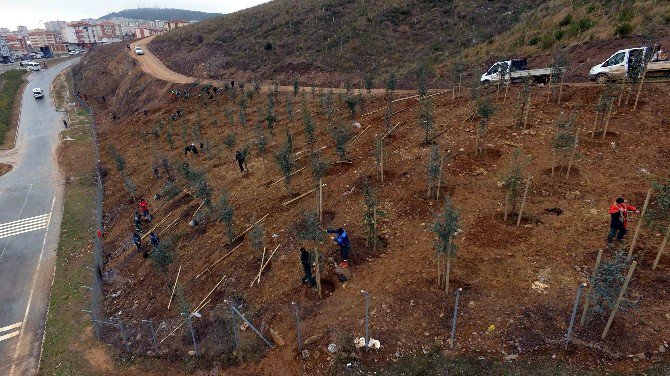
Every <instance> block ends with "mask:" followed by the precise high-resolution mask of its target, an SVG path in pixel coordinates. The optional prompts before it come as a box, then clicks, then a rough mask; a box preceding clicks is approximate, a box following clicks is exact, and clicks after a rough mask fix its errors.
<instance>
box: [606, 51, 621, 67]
mask: <svg viewBox="0 0 670 376" xmlns="http://www.w3.org/2000/svg"><path fill="white" fill-rule="evenodd" d="M625 57H626V52H625V51H621V52H617V53H615V54H614V55H613V56H612V57H610V58H609V59H607V61H605V63H604V64H603V67H611V66H612V65H619V64H621V63H623V60H624V58H625Z"/></svg>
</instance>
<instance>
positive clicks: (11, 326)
mask: <svg viewBox="0 0 670 376" xmlns="http://www.w3.org/2000/svg"><path fill="white" fill-rule="evenodd" d="M21 325H23V323H22V322H17V323H16V324H12V325H7V326H5V327H3V328H0V333H2V332H7V331H10V330H12V329H16V328H20V327H21Z"/></svg>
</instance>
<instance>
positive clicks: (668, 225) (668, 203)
mask: <svg viewBox="0 0 670 376" xmlns="http://www.w3.org/2000/svg"><path fill="white" fill-rule="evenodd" d="M651 186H652V188H653V189H654V192H655V194H656V197H655V199H654V201H653V203H652V204H651V205H650V207H649V210H648V211H647V213H646V215H645V216H644V218H643V220H644V221H645V222H646V224H647V225H648V226H650V227H651V228H652V229H653V230H654V232H661V233H663V234H665V235H664V236H663V240H662V241H661V245H660V246H659V247H658V253H657V254H656V259H655V260H654V266H653V267H654V268H655V267H656V265H658V261H659V260H660V258H661V255H662V254H663V253H664V252H665V247H666V246H667V244H668V242H669V241H670V177H665V178H656V179H654V180H652V182H651Z"/></svg>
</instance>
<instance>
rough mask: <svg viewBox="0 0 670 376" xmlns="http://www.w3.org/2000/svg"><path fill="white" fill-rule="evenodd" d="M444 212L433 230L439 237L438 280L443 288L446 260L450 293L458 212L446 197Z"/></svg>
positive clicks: (436, 244) (447, 284)
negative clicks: (442, 259)
mask: <svg viewBox="0 0 670 376" xmlns="http://www.w3.org/2000/svg"><path fill="white" fill-rule="evenodd" d="M444 201H445V202H444V210H443V211H442V215H440V216H438V217H437V218H436V219H435V222H434V223H433V226H432V230H433V232H434V233H435V235H436V236H437V239H436V240H435V250H436V251H437V279H438V286H441V285H442V283H441V281H442V278H441V261H440V259H441V258H443V257H445V258H446V270H445V273H444V281H445V285H444V292H446V293H448V292H449V275H450V273H451V258H452V257H455V256H456V244H454V234H455V233H456V231H458V220H459V214H458V211H457V210H456V209H455V208H454V207H453V206H452V203H451V199H449V197H448V196H447V197H445V200H444Z"/></svg>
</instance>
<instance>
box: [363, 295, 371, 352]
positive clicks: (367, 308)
mask: <svg viewBox="0 0 670 376" xmlns="http://www.w3.org/2000/svg"><path fill="white" fill-rule="evenodd" d="M361 294H363V296H365V347H366V348H367V347H368V346H370V293H369V292H367V291H365V290H361Z"/></svg>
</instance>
